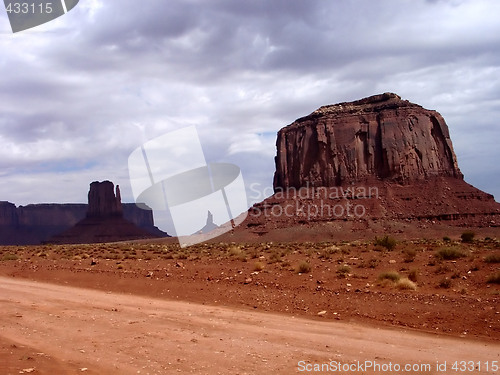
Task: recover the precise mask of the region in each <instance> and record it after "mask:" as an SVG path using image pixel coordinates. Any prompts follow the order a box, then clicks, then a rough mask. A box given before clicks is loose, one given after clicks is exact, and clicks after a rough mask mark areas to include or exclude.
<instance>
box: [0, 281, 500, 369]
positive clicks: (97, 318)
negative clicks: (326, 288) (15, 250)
mask: <svg viewBox="0 0 500 375" xmlns="http://www.w3.org/2000/svg"><path fill="white" fill-rule="evenodd" d="M0 306H1V308H0V316H1V320H0V373H1V374H19V373H33V374H177V373H181V374H184V373H188V374H294V373H299V374H300V373H302V374H306V373H315V374H319V373H332V374H335V373H336V374H346V373H351V374H373V373H381V374H382V373H384V374H386V373H399V374H401V373H405V374H423V373H426V374H441V375H444V374H465V373H467V374H495V373H500V372H499V371H498V369H497V368H496V367H495V366H500V345H498V344H496V343H494V342H493V343H492V342H481V341H474V340H470V339H465V338H456V337H446V336H443V335H432V334H428V333H420V332H416V331H410V330H402V329H385V328H383V329H382V328H373V327H369V326H362V325H354V324H350V323H345V322H335V321H334V322H332V321H324V322H322V321H318V320H314V321H313V320H308V319H304V318H298V317H293V316H282V315H278V314H272V313H262V312H256V311H248V310H238V309H235V308H225V307H214V306H208V305H200V304H194V303H187V302H179V301H169V300H162V299H153V298H145V297H140V296H135V295H127V294H118V293H111V292H109V293H106V292H101V291H96V290H90V289H83V288H76V287H69V286H60V285H53V284H47V283H41V282H33V281H26V280H20V279H16V278H4V277H0ZM388 308H390V307H389V306H388ZM455 361H473V362H474V363H473V364H472V363H471V362H468V363H466V364H464V363H458V368H457V370H456V371H455V370H454V369H452V366H453V364H454V363H455ZM438 363H439V365H440V367H439V368H438V367H437V364H438ZM445 363H446V371H444V364H445ZM326 364H328V365H329V366H328V367H327V366H326ZM370 364H371V365H372V366H375V368H374V367H369V365H370ZM495 364H496V365H495ZM321 365H323V367H322V370H323V371H320V369H321V368H319V367H318V366H321ZM334 365H336V366H339V365H340V366H342V368H340V369H339V368H335V367H334ZM427 365H430V370H429V368H427V367H426V366H427ZM315 366H316V367H315ZM346 366H349V368H348V371H341V370H346V369H347V367H346ZM376 366H379V367H376ZM388 366H391V367H388ZM397 366H401V369H400V370H399V371H395V370H397ZM405 366H411V368H410V367H408V368H405ZM463 366H466V371H465V372H464V371H460V368H461V367H463ZM464 368H465V367H464ZM391 369H392V370H393V371H391ZM307 370H317V371H309V372H308V371H307ZM335 370H337V371H335ZM405 370H408V371H405ZM495 370H496V371H495Z"/></svg>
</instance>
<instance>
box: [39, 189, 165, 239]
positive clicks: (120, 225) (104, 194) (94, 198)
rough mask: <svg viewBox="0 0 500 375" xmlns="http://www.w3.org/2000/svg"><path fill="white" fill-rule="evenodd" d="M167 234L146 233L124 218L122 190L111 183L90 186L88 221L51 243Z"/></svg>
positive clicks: (57, 236)
mask: <svg viewBox="0 0 500 375" xmlns="http://www.w3.org/2000/svg"><path fill="white" fill-rule="evenodd" d="M165 236H166V233H164V232H161V231H160V230H157V233H153V232H152V231H148V230H145V229H144V228H141V227H139V226H137V225H135V224H133V223H132V222H130V221H128V220H126V219H125V218H124V217H123V207H122V203H121V195H120V188H119V186H118V185H117V186H116V194H115V189H114V185H113V183H112V182H111V181H103V182H98V181H94V182H92V183H91V184H90V190H89V194H88V208H87V214H86V217H85V218H84V219H83V220H81V221H79V222H78V223H76V224H75V226H73V227H72V228H70V229H68V230H66V231H64V232H62V233H60V234H58V235H56V236H53V237H51V238H50V239H49V240H48V241H47V242H49V243H54V244H62V243H97V242H116V241H125V240H136V239H145V238H154V237H165Z"/></svg>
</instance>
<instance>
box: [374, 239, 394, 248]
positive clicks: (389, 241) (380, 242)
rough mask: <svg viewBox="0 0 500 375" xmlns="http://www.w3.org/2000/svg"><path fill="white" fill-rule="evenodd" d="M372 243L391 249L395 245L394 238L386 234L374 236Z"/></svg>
mask: <svg viewBox="0 0 500 375" xmlns="http://www.w3.org/2000/svg"><path fill="white" fill-rule="evenodd" d="M374 244H375V246H382V247H385V248H386V249H387V250H389V251H391V250H394V248H395V247H396V239H395V238H393V237H391V236H388V235H385V236H384V237H380V238H378V237H375V241H374Z"/></svg>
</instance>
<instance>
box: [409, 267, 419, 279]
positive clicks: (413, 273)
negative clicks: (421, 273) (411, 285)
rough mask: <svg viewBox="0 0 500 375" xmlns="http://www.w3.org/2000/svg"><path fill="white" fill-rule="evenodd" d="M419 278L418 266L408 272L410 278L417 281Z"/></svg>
mask: <svg viewBox="0 0 500 375" xmlns="http://www.w3.org/2000/svg"><path fill="white" fill-rule="evenodd" d="M417 278H418V270H417V269H416V268H412V269H411V270H410V273H409V274H408V279H410V280H411V281H413V282H416V281H417Z"/></svg>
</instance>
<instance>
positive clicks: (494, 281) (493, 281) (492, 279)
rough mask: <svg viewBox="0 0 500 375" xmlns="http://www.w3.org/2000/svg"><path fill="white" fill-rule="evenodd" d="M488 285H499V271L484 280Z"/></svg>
mask: <svg viewBox="0 0 500 375" xmlns="http://www.w3.org/2000/svg"><path fill="white" fill-rule="evenodd" d="M486 282H487V283H488V284H500V271H499V272H497V273H494V274H493V275H490V276H489V277H488V279H487V280H486Z"/></svg>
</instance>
